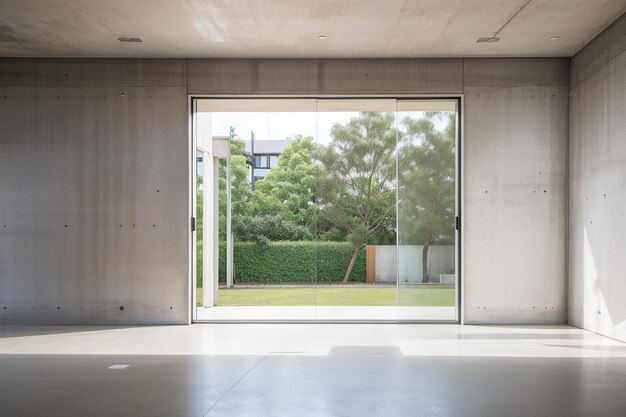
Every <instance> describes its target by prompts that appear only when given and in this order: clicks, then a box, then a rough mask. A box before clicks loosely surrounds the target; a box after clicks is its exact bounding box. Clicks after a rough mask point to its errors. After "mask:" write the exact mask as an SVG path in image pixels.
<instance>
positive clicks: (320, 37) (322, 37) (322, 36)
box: [317, 35, 328, 41]
mask: <svg viewBox="0 0 626 417" xmlns="http://www.w3.org/2000/svg"><path fill="white" fill-rule="evenodd" d="M317 39H319V40H320V41H325V40H326V39H328V36H326V35H318V36H317Z"/></svg>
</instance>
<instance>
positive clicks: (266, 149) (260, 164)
mask: <svg viewBox="0 0 626 417" xmlns="http://www.w3.org/2000/svg"><path fill="white" fill-rule="evenodd" d="M245 143H246V152H248V153H249V154H250V156H251V158H250V160H251V161H254V165H250V167H249V170H250V183H251V184H252V186H253V187H254V182H255V181H256V180H257V179H259V178H263V177H265V176H266V175H267V174H268V173H269V172H270V170H271V169H272V168H274V167H275V166H276V164H277V163H278V157H279V156H280V154H281V153H282V152H283V149H285V147H286V146H287V145H289V144H290V143H291V140H290V139H284V140H274V139H268V140H263V139H255V140H254V151H253V150H252V141H251V140H246V141H245Z"/></svg>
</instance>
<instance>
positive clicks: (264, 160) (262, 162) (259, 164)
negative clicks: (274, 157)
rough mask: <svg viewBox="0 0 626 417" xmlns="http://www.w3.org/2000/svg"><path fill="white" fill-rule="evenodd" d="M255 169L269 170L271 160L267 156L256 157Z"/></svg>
mask: <svg viewBox="0 0 626 417" xmlns="http://www.w3.org/2000/svg"><path fill="white" fill-rule="evenodd" d="M254 167H255V168H269V167H270V165H269V158H268V156H267V155H255V157H254Z"/></svg>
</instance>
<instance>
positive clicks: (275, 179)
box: [254, 135, 316, 230]
mask: <svg viewBox="0 0 626 417" xmlns="http://www.w3.org/2000/svg"><path fill="white" fill-rule="evenodd" d="M314 151H315V143H314V142H313V138H312V137H310V136H309V137H302V136H301V135H297V136H295V137H294V138H293V139H292V140H291V142H290V143H289V145H287V146H286V147H285V149H283V152H282V153H281V154H280V156H279V157H278V162H277V164H276V166H275V167H274V168H272V169H271V170H270V171H269V173H268V174H267V176H266V177H265V178H263V179H260V180H258V181H257V183H256V186H255V190H254V213H255V214H258V215H265V214H276V213H282V215H283V216H284V218H285V219H287V220H290V221H292V222H295V223H297V224H300V225H306V226H309V227H313V223H314V217H315V214H316V208H315V206H314V204H313V199H314V192H315V178H316V177H315V176H316V167H315V164H314V163H313V160H312V154H313V152H314ZM311 230H313V229H311Z"/></svg>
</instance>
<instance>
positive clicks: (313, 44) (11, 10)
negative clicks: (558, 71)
mask: <svg viewBox="0 0 626 417" xmlns="http://www.w3.org/2000/svg"><path fill="white" fill-rule="evenodd" d="M520 9H521V10H520ZM624 11H626V0H530V1H529V0H315V1H313V0H80V1H77V0H0V56H14V57H18V56H19V57H189V58H193V57H207V58H213V57H221V58H325V57H328V58H330V57H343V58H352V57H355V58H356V57H359V58H383V57H398V58H399V57H473V56H572V55H574V54H575V53H576V52H577V51H578V50H580V49H581V48H582V47H583V46H584V45H585V44H586V43H587V42H588V41H590V40H591V39H592V38H593V37H594V36H595V35H597V34H598V33H600V32H601V31H602V30H603V29H605V28H606V27H607V26H608V25H609V24H610V23H611V22H613V21H614V20H615V19H617V18H618V17H619V16H620V15H621V14H622V13H623V12H624ZM507 22H508V24H507ZM503 26H504V27H503ZM501 28H502V30H501V31H500V32H499V33H498V36H499V37H500V38H501V39H500V41H499V42H496V43H476V40H477V39H478V38H480V37H489V36H493V35H494V34H495V33H496V32H498V31H499V30H500V29H501ZM321 34H323V35H326V36H327V39H326V40H319V39H318V36H319V35H321ZM553 36H559V39H557V40H552V41H551V40H549V39H550V38H551V37H553ZM119 37H140V38H141V39H142V40H143V42H141V43H121V42H119V41H118V38H119Z"/></svg>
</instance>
